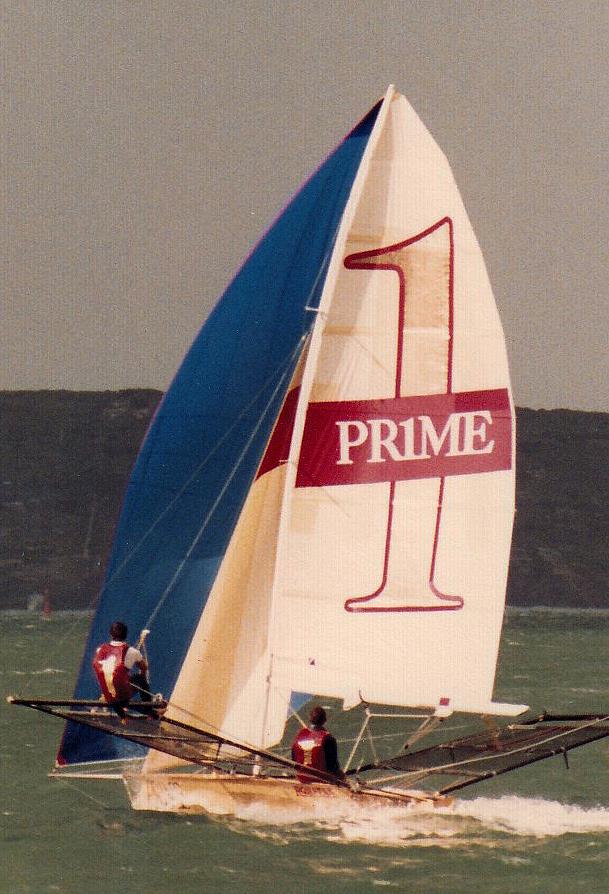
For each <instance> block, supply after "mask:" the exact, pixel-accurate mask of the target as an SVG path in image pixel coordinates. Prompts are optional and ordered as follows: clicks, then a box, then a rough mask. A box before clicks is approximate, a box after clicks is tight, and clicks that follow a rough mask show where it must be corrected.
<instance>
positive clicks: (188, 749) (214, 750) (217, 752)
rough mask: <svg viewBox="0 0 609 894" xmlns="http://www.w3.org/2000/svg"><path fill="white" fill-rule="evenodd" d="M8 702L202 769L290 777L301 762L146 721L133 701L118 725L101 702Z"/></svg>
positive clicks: (323, 776)
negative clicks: (258, 769) (251, 769)
mask: <svg viewBox="0 0 609 894" xmlns="http://www.w3.org/2000/svg"><path fill="white" fill-rule="evenodd" d="M7 701H8V702H9V703H10V704H13V705H22V706H24V707H26V708H34V709H35V710H36V711H42V712H43V713H44V714H51V715H52V716H54V717H61V718H63V719H64V720H71V721H73V722H74V723H81V724H83V725H84V726H90V727H93V728H94V729H98V730H100V731H101V732H103V733H108V734H109V735H111V736H118V737H119V738H121V739H127V740H129V741H130V742H136V743H137V744H138V745H143V746H144V747H146V748H153V749H155V750H156V751H162V752H164V753H165V754H170V755H172V756H173V757H177V758H180V759H181V760H185V761H188V762H189V763H191V764H198V765H199V766H203V767H210V766H211V767H217V766H219V765H221V764H229V765H231V766H232V767H236V766H238V767H246V766H248V765H253V764H259V765H262V766H265V768H267V769H272V768H275V769H282V770H283V771H284V772H289V773H290V774H291V775H294V774H295V773H296V771H297V770H298V769H299V767H300V764H297V763H295V762H294V761H291V760H289V759H288V758H284V757H281V755H278V754H274V753H273V752H271V751H265V750H263V749H258V748H253V747H252V746H250V745H246V744H244V743H242V742H236V741H233V740H231V739H227V738H225V737H224V736H221V735H219V734H217V733H214V732H211V731H209V730H202V729H199V728H198V727H196V726H190V725H188V724H186V723H181V722H180V721H178V720H173V719H169V718H166V717H160V718H153V717H150V716H148V715H146V714H145V711H146V710H147V709H146V707H144V708H142V710H141V712H140V711H139V710H138V707H139V706H138V704H137V703H133V704H132V705H130V711H129V714H128V717H127V723H126V724H122V723H121V721H120V718H119V717H118V715H117V714H115V713H114V712H113V711H111V710H109V709H108V707H106V706H104V705H103V703H100V702H99V701H75V700H69V701H55V700H44V699H22V698H16V697H14V696H9V698H8V699H7ZM135 712H137V713H135ZM307 774H308V775H314V776H318V777H319V780H320V782H331V783H333V784H334V785H339V786H344V785H345V784H346V783H344V782H342V781H341V780H338V779H336V777H334V776H330V774H328V773H324V772H323V771H321V770H315V769H313V768H312V767H307Z"/></svg>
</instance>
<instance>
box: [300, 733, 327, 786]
mask: <svg viewBox="0 0 609 894" xmlns="http://www.w3.org/2000/svg"><path fill="white" fill-rule="evenodd" d="M329 735H330V733H329V732H328V731H327V730H325V729H307V728H306V727H305V728H304V729H301V730H300V732H299V733H298V735H297V736H296V738H295V739H294V744H293V745H292V759H293V760H295V761H296V763H298V764H304V766H305V767H313V769H314V770H322V771H324V772H326V773H327V772H328V768H327V766H326V757H325V754H324V749H323V741H324V739H325V738H326V736H329ZM296 775H297V777H298V780H299V782H323V781H324V780H323V779H319V777H317V776H312V775H309V774H308V773H302V772H301V773H297V774H296Z"/></svg>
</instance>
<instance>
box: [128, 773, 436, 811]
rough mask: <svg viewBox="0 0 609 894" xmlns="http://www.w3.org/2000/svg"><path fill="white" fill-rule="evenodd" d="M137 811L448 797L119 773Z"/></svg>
mask: <svg viewBox="0 0 609 894" xmlns="http://www.w3.org/2000/svg"><path fill="white" fill-rule="evenodd" d="M123 779H124V782H125V785H126V787H127V791H128V793H129V798H130V799H131V805H132V807H133V808H134V809H135V810H156V811H162V812H166V813H210V814H216V815H226V814H234V813H238V812H239V811H241V810H243V809H244V808H247V807H250V806H252V805H257V806H262V807H268V808H272V809H279V810H281V809H288V810H290V811H293V810H294V809H296V810H297V811H298V810H299V809H301V810H302V811H303V813H304V812H306V813H308V814H310V813H311V811H312V810H315V809H316V808H318V807H319V808H323V807H324V806H329V804H330V803H331V804H332V805H333V806H334V805H336V806H341V805H343V804H344V805H345V806H347V805H349V804H354V805H355V804H357V805H365V804H374V805H376V806H381V805H392V804H393V805H399V806H401V807H405V806H414V805H425V806H426V807H433V806H440V805H442V806H445V805H446V804H447V803H449V799H448V798H442V797H437V796H436V797H434V796H433V795H431V794H430V795H429V796H426V795H425V794H424V793H422V792H408V793H402V792H397V791H381V790H378V789H377V790H367V791H365V792H353V791H350V790H348V789H346V788H342V787H340V788H339V787H338V786H333V785H323V784H321V783H319V784H317V783H312V784H307V785H303V784H301V783H299V782H297V781H296V780H293V779H267V778H263V777H260V776H237V775H228V774H224V773H209V774H193V773H133V774H124V776H123Z"/></svg>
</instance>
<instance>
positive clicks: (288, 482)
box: [261, 84, 396, 743]
mask: <svg viewBox="0 0 609 894" xmlns="http://www.w3.org/2000/svg"><path fill="white" fill-rule="evenodd" d="M395 92H396V91H395V87H394V86H393V84H390V85H389V87H388V88H387V91H386V93H385V96H384V98H383V103H382V105H381V107H380V109H379V113H378V116H377V119H376V123H375V125H374V129H373V131H372V133H371V134H370V139H369V141H368V144H367V146H366V150H365V152H364V154H363V156H362V160H361V163H360V166H359V169H358V172H357V175H356V177H355V180H354V182H353V187H352V189H351V194H350V196H349V200H348V202H347V204H346V206H345V211H344V214H343V218H342V220H341V222H340V227H339V230H338V233H337V237H336V243H335V246H334V251H333V253H332V258H331V260H330V264H329V266H328V273H327V276H326V281H325V283H324V288H323V291H322V295H321V299H320V302H319V308H318V309H317V311H316V318H315V323H314V325H313V331H312V333H311V339H310V344H309V347H308V351H307V354H306V362H305V366H304V371H303V375H302V383H301V385H300V390H299V393H298V402H297V406H296V414H295V417H294V427H293V431H292V438H291V442H290V450H289V455H288V461H287V468H286V475H285V483H284V488H283V498H282V504H281V513H280V521H279V531H278V537H277V553H276V560H275V574H274V577H273V589H272V594H271V611H270V618H269V635H268V642H269V656H268V676H267V688H266V699H265V705H264V712H263V716H262V735H261V743H265V742H273V741H275V740H276V738H277V720H275V722H273V723H269V721H270V716H269V715H270V714H271V713H272V715H273V717H279V718H280V717H281V715H282V705H281V703H280V704H279V705H276V706H275V709H274V710H273V711H271V702H272V685H273V684H272V681H273V662H274V638H275V614H276V605H277V598H278V592H279V590H280V588H281V587H282V586H284V584H285V580H284V578H283V577H282V569H283V568H284V567H285V562H286V538H287V536H288V529H289V520H290V511H291V510H290V507H291V501H292V497H293V493H294V487H295V483H296V476H297V472H298V461H299V456H300V448H301V443H302V437H303V432H304V425H305V417H306V414H307V409H308V406H309V399H310V395H311V389H312V387H313V382H314V377H315V370H316V368H317V362H318V358H319V352H320V349H321V343H322V337H323V332H324V329H325V325H326V320H327V315H328V310H329V307H330V304H331V302H332V299H333V297H334V288H335V285H336V280H337V277H338V273H339V270H340V268H341V265H342V261H343V257H344V252H345V244H346V241H347V235H348V233H349V229H350V227H351V224H352V221H353V216H354V214H355V209H356V206H357V202H358V200H359V197H360V195H361V192H362V189H363V185H364V182H365V180H366V176H367V173H368V167H369V163H370V158H371V156H372V153H373V152H374V149H375V148H376V146H377V144H378V141H379V138H380V134H381V132H382V130H383V128H384V126H385V122H386V120H387V113H388V109H389V106H390V104H391V101H392V99H393V96H394V95H395ZM281 701H282V702H283V703H285V697H284V698H283V699H282V700H281ZM284 716H285V711H284Z"/></svg>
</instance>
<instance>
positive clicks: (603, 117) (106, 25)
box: [0, 0, 609, 411]
mask: <svg viewBox="0 0 609 894" xmlns="http://www.w3.org/2000/svg"><path fill="white" fill-rule="evenodd" d="M0 7H1V9H2V11H3V29H4V38H3V43H4V47H5V49H4V66H3V67H4V71H5V78H6V82H7V87H8V90H7V93H6V96H7V101H6V102H5V104H4V106H3V119H4V120H3V122H2V133H3V143H2V166H3V177H2V190H3V193H4V208H5V211H4V214H3V218H2V220H3V229H4V233H3V239H2V241H3V245H4V247H5V248H6V249H7V252H6V253H5V257H6V268H5V272H4V273H3V277H2V282H3V289H2V291H3V295H4V297H3V304H4V305H5V309H4V312H3V325H2V327H1V330H0V331H1V333H2V334H1V339H2V343H1V352H0V388H2V389H15V388H16V389H24V388H28V389H30V388H72V389H105V388H120V387H129V386H150V387H155V388H163V389H164V388H166V387H167V385H168V384H169V382H170V381H171V378H172V377H173V374H174V372H175V370H176V367H177V365H178V364H179V362H180V360H181V358H182V356H183V354H184V352H185V351H186V349H187V348H188V346H189V344H190V343H191V342H192V340H193V338H194V336H195V335H196V333H197V331H198V329H199V327H200V325H201V323H202V322H203V320H204V319H205V317H206V316H207V314H208V312H209V310H210V308H211V306H212V305H213V304H214V302H215V300H216V299H217V297H218V295H219V294H220V293H221V291H222V290H223V288H224V287H225V286H226V284H227V283H228V281H229V280H230V279H231V278H232V276H233V275H234V273H235V272H236V270H237V268H238V267H239V265H240V263H241V261H242V259H243V257H244V256H245V255H246V254H247V253H248V252H249V250H250V249H251V247H252V245H253V244H254V243H255V242H256V241H257V240H258V238H259V237H260V235H261V233H262V232H263V231H264V230H265V229H266V227H267V226H268V225H269V223H270V221H271V220H272V219H273V218H274V217H275V215H276V214H277V212H278V211H279V210H280V209H281V208H282V207H283V206H284V205H285V203H286V201H287V199H288V198H289V196H290V195H291V194H292V193H293V192H294V191H295V189H297V187H298V186H299V184H300V183H301V181H302V180H303V179H304V178H305V177H306V176H307V175H308V174H309V173H310V172H311V171H312V170H313V169H314V168H315V167H317V165H318V164H319V162H320V161H321V159H322V158H323V157H324V156H325V155H326V154H327V153H328V152H329V151H330V150H331V149H332V148H333V147H334V145H335V144H336V143H337V142H338V141H339V140H340V139H341V138H342V137H343V135H344V134H345V133H346V132H347V131H348V130H349V129H350V127H351V126H352V125H353V124H354V123H355V122H356V121H357V120H358V119H359V118H360V117H361V116H362V115H363V114H364V113H365V112H366V111H367V109H368V108H369V107H370V106H371V105H372V104H373V103H374V102H375V101H376V99H377V98H378V97H379V96H380V95H382V94H383V93H384V91H385V89H386V87H387V84H388V83H395V84H396V86H397V87H398V89H399V90H400V91H401V92H402V93H404V94H405V95H406V96H407V97H408V99H409V100H410V102H411V103H412V104H413V106H414V107H415V109H416V110H417V111H418V113H419V115H420V116H421V117H422V119H423V121H424V122H425V124H426V125H427V127H428V128H429V129H430V131H431V132H432V134H433V135H434V136H435V138H436V139H437V141H438V142H439V143H440V145H441V147H442V149H443V150H444V152H445V153H446V155H447V156H448V158H449V161H450V162H451V165H452V168H453V171H454V174H455V177H456V179H457V182H458V184H459V186H460V189H461V193H462V195H463V198H464V201H465V205H466V207H467V209H468V212H469V215H470V218H471V220H472V223H473V225H474V229H475V230H476V233H477V235H478V238H479V241H480V243H481V245H482V249H483V252H484V255H485V259H486V263H487V266H488V270H489V274H490V277H491V281H492V283H493V287H494V291H495V296H496V299H497V303H498V306H499V311H500V314H501V317H502V319H503V323H504V327H505V331H506V336H507V341H508V351H509V356H510V366H511V370H512V378H513V383H514V391H515V398H516V403H517V404H518V405H520V406H529V407H548V408H549V407H572V408H579V409H588V410H593V409H597V410H604V411H609V384H608V383H609V363H608V356H609V338H608V332H609V309H608V308H609V303H608V299H609V287H608V284H607V279H608V274H609V263H608V261H609V251H608V248H607V233H608V232H609V208H608V201H607V195H608V189H607V187H608V182H607V180H608V173H607V172H608V165H607V162H608V156H609V153H608V151H607V150H608V142H609V137H608V134H609V114H608V110H609V61H608V59H609V55H608V47H609V2H607V0H598V2H589V0H527V2H518V0H517V2H514V0H486V2H485V0H450V2H448V0H427V2H426V0H420V2H414V0H403V2H399V0H392V2H390V0H375V2H370V0H323V2H321V0H302V2H292V0H283V2H281V0H277V2H270V0H258V2H235V0H231V2H227V3H226V4H224V3H221V2H219V0H208V2H205V0H198V2H195V0H158V2H157V0H139V2H133V0H118V2H111V0H72V2H70V0H67V2H61V0H53V2H51V0H29V2H28V0H2V2H1V3H0Z"/></svg>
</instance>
